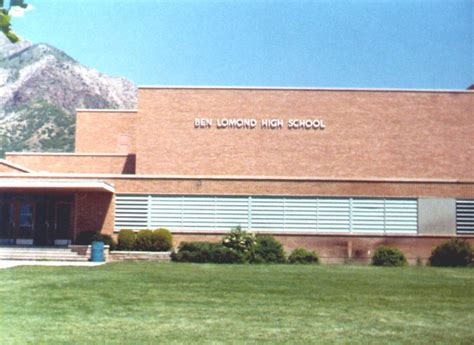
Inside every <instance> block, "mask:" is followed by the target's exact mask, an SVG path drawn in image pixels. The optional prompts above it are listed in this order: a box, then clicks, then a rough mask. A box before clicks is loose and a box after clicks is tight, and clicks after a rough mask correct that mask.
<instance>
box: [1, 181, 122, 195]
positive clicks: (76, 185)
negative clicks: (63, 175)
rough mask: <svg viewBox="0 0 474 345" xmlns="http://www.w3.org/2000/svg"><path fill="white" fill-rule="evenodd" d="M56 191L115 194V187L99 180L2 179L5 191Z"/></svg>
mask: <svg viewBox="0 0 474 345" xmlns="http://www.w3.org/2000/svg"><path fill="white" fill-rule="evenodd" d="M24 189H27V190H35V191H42V190H55V191H87V192H108V193H114V192H115V188H114V186H112V185H110V184H108V183H106V182H104V181H98V180H39V179H29V178H24V179H0V191H3V190H24Z"/></svg>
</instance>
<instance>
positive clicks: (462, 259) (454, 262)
mask: <svg viewBox="0 0 474 345" xmlns="http://www.w3.org/2000/svg"><path fill="white" fill-rule="evenodd" d="M472 256H473V251H472V247H471V244H470V243H469V242H468V241H466V240H462V239H458V238H453V239H451V240H449V241H447V242H444V243H442V244H440V245H439V246H437V247H436V248H435V249H433V251H432V252H431V256H430V259H429V263H430V265H431V266H440V267H456V266H468V265H469V264H470V263H471V261H472Z"/></svg>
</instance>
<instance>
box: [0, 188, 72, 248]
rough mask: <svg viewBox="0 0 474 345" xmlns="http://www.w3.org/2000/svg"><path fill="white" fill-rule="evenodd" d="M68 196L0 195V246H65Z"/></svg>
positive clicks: (69, 221)
mask: <svg viewBox="0 0 474 345" xmlns="http://www.w3.org/2000/svg"><path fill="white" fill-rule="evenodd" d="M73 200H74V199H73V196H72V195H1V194H0V245H28V246H29V245H35V246H51V245H59V246H61V245H63V246H64V245H69V244H70V243H71V238H72V229H73V223H72V221H73V219H74V217H73V209H74V207H73Z"/></svg>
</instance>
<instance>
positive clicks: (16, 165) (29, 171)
mask: <svg viewBox="0 0 474 345" xmlns="http://www.w3.org/2000/svg"><path fill="white" fill-rule="evenodd" d="M0 164H3V165H6V166H8V167H11V168H13V169H16V170H20V171H23V172H25V173H33V172H34V171H33V170H30V169H28V168H25V167H23V166H21V165H19V164H16V163H13V162H10V161H7V160H6V159H0Z"/></svg>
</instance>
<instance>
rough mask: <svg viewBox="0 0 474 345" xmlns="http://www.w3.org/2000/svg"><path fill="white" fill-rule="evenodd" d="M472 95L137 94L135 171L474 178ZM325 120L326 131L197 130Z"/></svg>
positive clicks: (163, 91)
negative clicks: (229, 123)
mask: <svg viewBox="0 0 474 345" xmlns="http://www.w3.org/2000/svg"><path fill="white" fill-rule="evenodd" d="M473 100H474V93H473V92H470V93H468V92H410V91H404V92H389V91H354V90H352V91H335V90H251V89H248V90H243V89H166V88H161V89H157V88H141V89H140V90H139V112H138V123H137V173H139V174H169V175H246V176H300V177H301V176H320V177H345V178H346V177H353V178H370V177H396V178H454V179H466V178H474V170H473V169H472V166H474V141H473V140H472V133H473V132H474V121H472V116H471V114H472V104H473ZM195 118H213V119H214V121H215V119H216V118H255V119H257V120H261V119H266V118H281V119H285V120H288V119H308V118H309V119H323V120H324V122H325V124H326V129H324V130H288V129H286V128H283V129H278V130H269V129H261V128H259V126H257V128H255V129H251V130H250V129H220V130H219V129H216V128H214V127H213V128H210V129H196V128H194V119H195Z"/></svg>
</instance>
